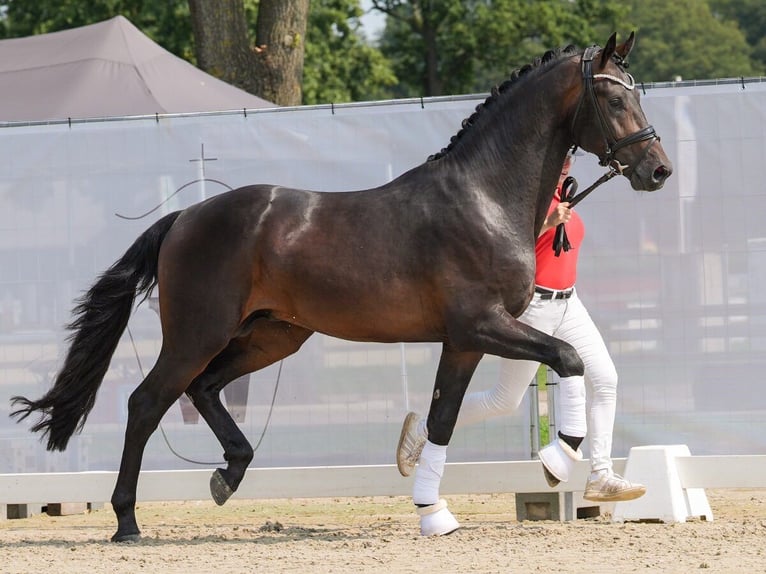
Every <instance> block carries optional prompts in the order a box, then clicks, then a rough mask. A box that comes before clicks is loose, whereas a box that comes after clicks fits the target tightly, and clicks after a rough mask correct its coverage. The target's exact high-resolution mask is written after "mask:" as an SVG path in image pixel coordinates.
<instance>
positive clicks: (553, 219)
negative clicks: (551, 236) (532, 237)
mask: <svg viewBox="0 0 766 574" xmlns="http://www.w3.org/2000/svg"><path fill="white" fill-rule="evenodd" d="M570 219H572V210H571V209H569V202H566V201H563V202H561V203H559V204H558V205H557V206H556V209H554V210H553V211H551V212H550V213H549V214H548V216H547V217H546V218H545V221H543V226H542V228H540V233H538V234H537V236H538V237H540V236H541V235H542V234H543V233H545V232H546V231H548V230H549V229H553V228H554V227H556V226H557V225H558V224H559V223H566V222H568V221H569V220H570Z"/></svg>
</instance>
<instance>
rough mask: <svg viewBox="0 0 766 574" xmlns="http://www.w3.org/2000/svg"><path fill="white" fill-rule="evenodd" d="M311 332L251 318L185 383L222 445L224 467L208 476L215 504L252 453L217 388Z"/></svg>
mask: <svg viewBox="0 0 766 574" xmlns="http://www.w3.org/2000/svg"><path fill="white" fill-rule="evenodd" d="M311 334H312V331H308V330H306V329H303V328H301V327H295V326H292V325H289V324H287V323H280V322H271V321H268V320H266V319H263V320H259V321H256V323H255V324H254V326H253V330H252V332H251V333H249V334H248V335H247V336H244V337H240V338H238V339H234V340H232V341H231V342H230V343H229V345H228V346H227V347H226V349H224V350H223V351H222V352H221V353H220V354H219V355H218V356H217V357H216V358H215V359H213V360H212V361H211V362H210V364H209V365H208V367H207V368H206V369H205V371H204V372H203V373H202V374H201V375H200V376H198V377H197V378H196V379H195V380H194V381H193V382H192V384H191V385H190V386H189V388H188V389H187V391H186V393H187V395H189V398H190V399H191V400H192V402H193V403H194V406H195V407H196V408H197V410H198V411H199V413H200V414H201V415H202V418H204V419H205V422H207V424H208V426H210V429H211V430H212V431H213V433H214V434H215V436H216V438H217V439H218V441H219V442H220V443H221V446H222V447H223V450H224V460H226V463H227V464H226V468H219V469H216V471H215V472H214V473H213V476H212V477H211V479H210V493H211V494H212V496H213V500H215V502H216V504H219V505H221V504H224V503H225V502H226V501H227V500H228V499H229V497H230V496H231V495H232V494H234V492H235V491H236V490H237V488H238V487H239V484H240V482H241V481H242V478H243V477H244V476H245V471H246V470H247V467H248V465H249V464H250V461H251V460H252V459H253V449H252V447H251V446H250V443H249V442H248V441H247V439H246V438H245V435H244V434H242V431H241V430H240V429H239V426H237V424H236V422H234V419H233V418H232V417H231V414H230V413H229V411H228V410H226V408H224V406H223V404H222V403H221V390H222V389H223V388H224V387H225V386H226V385H227V384H229V383H230V382H231V381H233V380H235V379H236V378H237V377H240V376H242V375H244V374H246V373H251V372H253V371H257V370H259V369H262V368H264V367H266V366H268V365H270V364H272V363H274V362H276V361H279V360H280V359H283V358H284V357H287V356H288V355H291V354H293V353H294V352H296V351H297V350H298V349H299V348H300V346H301V345H302V344H303V343H304V341H306V339H308V338H309V337H310V336H311Z"/></svg>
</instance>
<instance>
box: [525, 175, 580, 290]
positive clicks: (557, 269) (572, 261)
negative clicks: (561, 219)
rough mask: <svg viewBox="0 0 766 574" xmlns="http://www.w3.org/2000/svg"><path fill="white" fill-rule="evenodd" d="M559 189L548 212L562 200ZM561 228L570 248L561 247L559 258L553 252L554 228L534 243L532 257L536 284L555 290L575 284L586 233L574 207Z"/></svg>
mask: <svg viewBox="0 0 766 574" xmlns="http://www.w3.org/2000/svg"><path fill="white" fill-rule="evenodd" d="M560 191H561V190H560V189H556V193H555V194H554V196H553V201H552V202H551V206H550V207H549V208H548V213H549V214H550V213H551V212H552V211H553V210H554V209H555V208H556V206H557V205H558V204H559V203H560V202H561V195H560ZM564 227H565V229H566V232H567V238H568V239H569V243H570V245H571V246H572V247H571V249H570V250H569V251H564V250H563V249H562V250H561V253H560V254H559V256H558V257H556V254H555V252H554V251H553V238H554V237H555V235H556V228H555V227H554V228H552V229H549V230H548V231H546V232H545V233H543V234H542V235H541V236H540V237H538V238H537V243H535V260H536V263H537V269H536V271H535V283H536V284H537V285H539V286H540V287H547V288H548V289H557V290H558V289H569V288H570V287H574V284H575V282H576V281H577V257H578V256H579V254H580V244H581V243H582V239H583V237H584V236H585V225H583V222H582V219H580V216H579V215H577V212H576V211H574V210H573V211H572V218H571V219H570V220H569V222H568V223H567V224H566V225H565V226H564Z"/></svg>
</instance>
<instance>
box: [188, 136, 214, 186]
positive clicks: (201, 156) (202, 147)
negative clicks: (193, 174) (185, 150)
mask: <svg viewBox="0 0 766 574" xmlns="http://www.w3.org/2000/svg"><path fill="white" fill-rule="evenodd" d="M206 161H218V158H217V157H205V142H202V143H201V144H200V154H199V158H197V159H190V160H189V162H190V163H195V162H200V163H201V164H202V166H201V169H202V180H203V181H204V180H205V162H206Z"/></svg>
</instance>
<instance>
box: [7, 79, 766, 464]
mask: <svg viewBox="0 0 766 574" xmlns="http://www.w3.org/2000/svg"><path fill="white" fill-rule="evenodd" d="M763 92H764V87H763V85H762V84H755V83H753V84H747V85H746V86H745V87H744V88H743V87H742V86H740V85H738V84H737V85H722V86H713V87H673V88H662V89H649V90H647V91H646V94H645V95H644V96H643V105H644V109H645V111H646V113H647V116H648V118H649V119H650V121H651V123H653V124H654V126H655V127H656V129H657V131H658V133H659V134H660V135H661V136H662V141H663V145H664V146H665V149H666V151H667V152H668V154H669V155H670V156H671V159H672V160H673V162H674V167H675V173H674V175H673V177H672V178H671V179H670V180H669V182H668V184H667V185H666V186H665V188H664V189H663V190H661V191H659V192H657V193H653V194H642V193H637V192H634V191H632V190H631V189H630V186H629V184H628V182H627V181H617V180H613V181H612V182H610V183H608V184H607V185H605V186H604V187H602V188H600V189H599V190H598V191H596V192H594V194H593V195H592V196H590V197H589V198H588V200H587V201H585V202H584V203H582V204H581V206H580V207H579V208H578V211H579V212H580V214H581V215H582V217H583V219H584V220H585V223H586V228H587V235H586V245H585V246H584V247H583V254H582V257H581V263H580V277H579V281H578V290H579V293H580V296H581V298H582V299H583V300H584V301H585V303H586V305H587V306H588V307H589V309H590V311H591V314H592V315H593V317H594V320H595V321H596V324H597V325H599V327H600V328H601V330H602V333H603V335H604V338H605V339H606V341H607V343H608V345H609V347H610V350H611V351H612V354H613V358H614V360H615V363H616V365H617V368H618V372H619V374H620V388H619V405H618V415H617V423H616V435H615V448H614V455H615V456H625V455H626V454H627V451H628V449H629V448H630V447H631V446H634V445H638V444H655V443H684V444H688V445H689V447H690V449H691V451H692V453H693V454H746V453H760V452H763V450H764V445H766V438H765V437H766V432H764V431H766V417H765V416H764V415H766V394H765V393H763V392H761V390H760V388H761V386H762V383H761V382H760V380H759V375H760V365H761V363H762V362H763V359H762V357H763V356H764V353H763V350H764V349H763V347H764V346H766V305H765V304H764V303H765V302H766V301H765V300H766V295H764V294H762V293H761V286H762V285H764V284H766V281H765V279H766V223H764V222H763V221H762V217H761V214H762V213H764V212H765V211H764V209H763V208H764V207H766V206H765V205H763V204H764V202H766V193H765V192H763V191H761V189H760V188H761V186H760V183H761V181H760V179H761V178H760V168H761V166H763V165H764V164H765V163H766V162H765V161H764V160H766V157H764V154H765V153H766V152H765V151H764V149H766V146H765V145H764V143H765V142H764V137H765V134H766V98H764V93H763ZM482 100H483V96H476V97H464V98H455V99H430V100H424V101H421V100H414V101H398V102H388V103H377V104H374V105H373V104H369V105H349V106H333V107H329V106H328V107H319V108H297V109H287V110H259V111H258V112H253V111H249V110H248V112H247V113H244V112H242V111H240V112H236V113H222V114H207V115H195V116H175V117H162V116H161V117H159V118H134V119H124V120H112V121H88V122H73V123H71V125H70V124H69V123H66V122H64V123H60V124H49V125H26V126H25V125H6V126H4V127H0V170H1V171H0V473H8V472H33V471H63V470H116V469H117V467H118V464H119V456H120V451H121V446H122V437H123V432H124V424H125V416H126V405H127V398H128V396H129V395H130V393H131V392H132V390H133V389H134V388H135V386H136V385H137V384H138V383H139V382H140V380H141V378H142V376H141V373H142V372H146V371H147V370H148V369H149V368H150V367H151V365H152V363H153V361H154V359H155V358H156V355H157V352H158V350H159V347H160V332H159V321H158V318H157V315H156V312H155V311H154V310H153V309H152V305H151V302H150V303H149V304H147V303H145V304H144V305H142V306H141V307H139V308H138V309H137V310H136V311H135V313H134V315H133V317H132V319H131V321H130V324H129V332H127V333H126V334H125V336H124V337H123V339H122V341H121V343H120V345H119V347H118V349H117V352H116V354H115V357H114V359H113V361H112V365H111V368H110V370H109V371H108V373H107V376H106V379H105V381H104V384H103V386H102V389H101V391H100V393H99V397H98V400H97V403H96V407H95V409H94V411H93V413H92V414H91V416H90V418H89V420H88V423H87V424H86V426H85V429H84V431H83V433H82V434H81V435H79V436H77V437H76V438H75V439H73V441H72V442H71V443H70V447H69V449H68V450H67V451H66V452H65V453H57V454H50V453H46V452H45V450H44V446H43V445H42V444H40V443H39V442H38V437H36V436H35V435H32V434H31V433H29V432H28V430H27V428H28V424H26V423H24V424H22V425H17V424H15V423H14V422H13V421H11V420H10V419H9V417H8V416H7V414H8V412H9V410H10V409H9V400H10V397H11V396H13V395H18V394H21V395H25V396H28V397H32V398H37V397H39V396H40V395H41V394H43V393H44V392H45V390H46V389H47V388H48V387H49V385H50V384H51V380H52V376H53V374H54V373H55V372H56V370H57V368H58V367H59V366H60V363H61V360H62V357H63V354H64V352H65V350H66V341H65V337H66V334H67V333H66V331H65V330H64V325H65V324H66V323H68V322H69V321H70V320H71V309H72V306H73V300H74V299H75V298H76V297H77V296H78V295H79V294H80V293H81V292H82V291H84V290H85V289H87V288H88V287H89V286H90V285H91V284H92V283H93V282H94V280H95V278H96V276H97V275H98V274H99V273H100V272H101V271H103V270H104V269H105V268H106V267H108V266H109V265H111V263H112V262H113V261H114V260H115V259H117V257H118V256H120V255H121V254H122V253H123V252H124V251H125V250H126V249H127V247H128V246H129V245H130V244H131V243H132V241H133V240H134V239H135V238H136V237H137V236H138V235H139V234H140V233H141V232H142V231H143V230H144V229H145V228H146V227H148V226H149V225H150V224H151V223H152V222H153V221H155V220H156V219H158V218H159V217H160V216H161V215H163V214H164V213H167V212H169V211H173V210H176V209H179V208H183V207H186V206H188V205H191V204H193V203H195V202H197V201H199V200H201V199H204V198H205V197H209V196H211V195H215V194H218V193H221V192H223V191H225V190H227V189H229V188H234V187H237V186H241V185H245V184H251V183H278V184H283V185H288V186H295V187H304V188H311V189H317V190H323V191H327V192H339V191H345V190H353V189H363V188H369V187H374V186H376V185H379V184H381V183H383V182H385V181H388V180H389V179H391V178H393V177H396V176H398V175H399V174H401V173H402V172H404V171H406V170H407V169H409V168H411V167H413V166H415V165H417V164H419V163H421V162H423V161H424V160H425V159H426V157H427V156H428V155H430V154H431V153H434V152H436V151H438V150H439V149H441V148H442V147H444V146H446V144H447V143H448V142H449V139H450V137H451V136H452V135H454V134H455V133H456V132H457V131H458V129H459V127H460V122H461V120H462V119H463V118H465V117H467V116H468V115H470V114H471V113H472V111H473V109H474V107H475V106H476V105H477V104H478V103H479V102H480V101H482ZM602 171H603V168H600V167H599V166H598V165H597V163H596V161H595V159H593V158H590V157H586V158H581V159H580V160H579V162H578V164H577V165H576V166H575V169H574V174H575V175H576V176H577V177H578V179H579V180H580V188H581V189H583V188H584V187H585V186H587V185H589V184H590V183H591V182H592V181H594V180H595V179H596V178H597V177H598V176H599V175H600V174H601V173H602ZM619 179H622V178H619ZM131 336H132V338H131ZM439 352H440V347H439V346H438V345H428V344H407V345H382V344H360V343H349V342H346V341H340V340H337V339H332V338H329V337H324V336H318V335H315V336H314V337H312V338H311V339H310V340H309V341H308V342H307V343H306V344H305V345H304V347H303V348H302V349H301V350H300V351H299V352H298V353H297V354H296V355H293V356H292V357H289V358H288V359H286V360H285V361H284V363H283V365H282V366H281V371H280V367H279V366H278V365H275V366H272V367H270V368H267V369H264V370H263V371H261V372H258V373H254V374H253V375H251V376H250V377H249V380H247V379H246V380H244V381H237V382H235V383H232V385H230V387H229V388H228V389H227V390H229V392H228V393H227V394H226V403H227V405H228V406H229V408H230V410H231V411H232V412H233V414H234V416H235V418H236V420H238V422H239V423H240V425H241V426H242V428H243V431H244V432H245V434H246V435H247V436H248V437H249V438H250V439H251V441H252V442H253V444H254V445H255V444H256V443H258V442H259V440H260V437H261V434H262V432H263V431H264V428H266V421H267V418H268V415H269V411H270V406H271V403H272V398H273V400H274V408H273V415H272V416H271V420H270V423H269V425H268V428H267V429H266V432H265V435H264V436H263V440H262V442H260V446H259V447H258V450H257V452H256V456H255V460H254V461H253V466H261V467H266V466H306V465H313V464H317V465H331V464H344V465H345V464H386V463H392V462H393V460H394V455H393V453H394V448H395V445H396V440H397V438H398V432H399V428H400V424H401V421H402V418H403V416H404V414H405V412H406V411H407V409H408V408H416V409H419V410H421V411H424V410H425V409H426V408H427V406H428V401H429V397H430V393H431V388H432V385H433V378H434V374H435V371H436V364H437V361H438V357H439ZM497 376H498V360H497V359H496V358H495V357H489V356H487V357H485V358H484V359H483V361H482V364H481V365H480V368H479V370H478V372H477V375H476V377H475V378H474V381H473V382H472V386H471V389H472V390H476V389H479V388H487V387H489V386H491V385H492V384H494V383H495V381H496V379H497ZM277 382H278V385H277ZM161 431H162V432H159V431H158V432H156V433H155V434H154V436H153V437H152V439H151V441H150V443H149V445H148V447H147V451H146V455H145V464H144V469H147V470H149V469H160V468H162V469H172V468H194V467H195V464H194V463H193V462H188V461H185V460H184V458H187V459H190V460H192V461H196V462H205V463H210V464H216V463H218V464H220V460H221V456H222V454H221V451H222V449H221V448H220V446H219V445H218V443H217V442H216V440H215V438H214V437H213V435H212V433H211V432H210V431H209V429H208V428H207V426H206V425H205V424H204V422H202V421H201V420H199V418H198V417H197V416H196V413H195V412H194V410H193V408H191V407H190V406H189V405H188V404H186V403H184V402H183V401H180V402H179V403H178V404H177V405H174V406H173V407H172V408H171V409H170V411H169V412H168V414H167V415H166V416H165V418H164V419H163V422H162V429H161ZM530 450H531V443H530V416H529V405H528V404H526V403H525V404H524V405H522V407H521V408H520V409H519V411H518V412H517V413H516V414H515V415H514V416H512V417H508V418H505V419H501V420H493V421H488V422H486V423H484V424H480V425H476V426H473V427H466V428H461V429H458V430H457V431H456V432H455V435H454V437H453V441H452V444H451V446H450V453H449V460H450V461H452V462H455V461H468V460H470V461H483V460H514V459H525V458H529V456H530Z"/></svg>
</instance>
